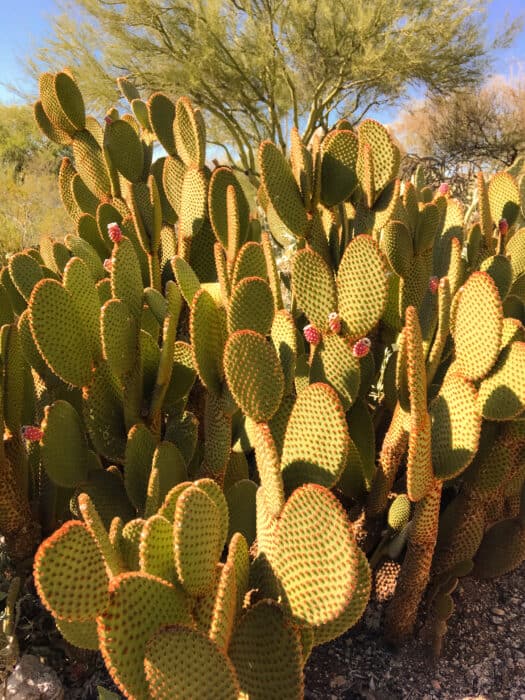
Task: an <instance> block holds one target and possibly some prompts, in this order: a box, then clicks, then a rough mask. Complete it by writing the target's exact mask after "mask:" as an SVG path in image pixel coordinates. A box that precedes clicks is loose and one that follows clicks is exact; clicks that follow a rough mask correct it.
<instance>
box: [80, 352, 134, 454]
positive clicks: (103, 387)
mask: <svg viewBox="0 0 525 700" xmlns="http://www.w3.org/2000/svg"><path fill="white" fill-rule="evenodd" d="M82 398H83V414H84V422H85V424H86V428H87V429H88V432H89V436H90V438H91V441H92V442H93V445H94V447H95V449H96V450H97V452H99V453H100V454H101V455H103V456H104V457H106V458H107V459H109V460H111V461H116V462H119V463H120V462H122V460H123V457H124V450H125V447H126V425H125V420H124V407H123V404H122V391H121V389H120V387H119V386H118V384H117V381H116V379H115V375H114V374H113V373H112V372H111V370H110V368H109V366H108V364H107V363H105V362H104V363H101V364H100V365H99V366H98V367H97V368H96V370H95V372H94V373H93V377H92V381H91V384H90V385H89V387H86V388H84V391H83V397H82Z"/></svg>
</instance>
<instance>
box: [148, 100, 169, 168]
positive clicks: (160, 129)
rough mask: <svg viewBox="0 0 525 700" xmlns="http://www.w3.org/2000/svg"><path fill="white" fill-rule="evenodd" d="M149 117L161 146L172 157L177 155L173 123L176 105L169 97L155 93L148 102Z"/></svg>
mask: <svg viewBox="0 0 525 700" xmlns="http://www.w3.org/2000/svg"><path fill="white" fill-rule="evenodd" d="M147 108H148V116H149V121H150V124H151V126H152V127H153V131H154V132H155V136H156V137H157V139H158V140H159V142H160V144H161V146H162V147H163V148H164V150H165V151H166V153H168V154H169V155H170V156H172V155H174V153H175V150H176V149H175V134H174V133H173V122H174V120H175V105H174V104H173V102H172V101H171V100H170V98H169V97H167V96H166V95H164V94H163V93H162V92H154V93H153V95H150V98H149V100H148V102H147Z"/></svg>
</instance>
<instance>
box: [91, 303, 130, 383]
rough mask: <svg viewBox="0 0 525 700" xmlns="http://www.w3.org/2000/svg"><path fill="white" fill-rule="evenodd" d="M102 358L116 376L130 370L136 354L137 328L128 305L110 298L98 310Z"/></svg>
mask: <svg viewBox="0 0 525 700" xmlns="http://www.w3.org/2000/svg"><path fill="white" fill-rule="evenodd" d="M100 325H101V330H102V347H103V354H104V359H105V360H106V361H107V362H108V364H109V366H110V367H111V369H112V371H113V372H114V373H115V374H116V375H117V377H124V376H125V375H126V374H128V373H129V372H131V370H132V369H133V366H134V365H135V362H136V361H137V354H138V328H137V322H136V320H135V318H134V317H133V316H132V314H131V312H130V310H129V306H128V305H127V304H126V302H125V301H122V300H121V299H110V300H109V301H107V302H106V303H105V304H104V306H103V307H102V309H101V312H100Z"/></svg>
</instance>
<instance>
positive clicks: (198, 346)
mask: <svg viewBox="0 0 525 700" xmlns="http://www.w3.org/2000/svg"><path fill="white" fill-rule="evenodd" d="M190 334H191V346H192V350H193V360H194V366H195V369H196V370H197V372H198V374H199V377H200V379H201V381H202V383H203V384H204V386H205V387H206V388H207V389H208V391H211V392H213V393H215V394H220V393H221V382H222V378H223V369H222V351H223V336H222V324H221V319H220V315H219V309H218V308H217V304H216V303H215V301H214V300H213V297H212V296H211V295H210V294H209V293H208V292H207V291H206V290H205V289H201V290H200V291H199V292H197V294H196V295H195V296H194V298H193V302H192V305H191V316H190Z"/></svg>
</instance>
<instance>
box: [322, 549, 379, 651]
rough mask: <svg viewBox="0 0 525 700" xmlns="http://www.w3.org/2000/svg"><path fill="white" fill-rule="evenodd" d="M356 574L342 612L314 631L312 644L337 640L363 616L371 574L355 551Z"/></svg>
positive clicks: (368, 594)
mask: <svg viewBox="0 0 525 700" xmlns="http://www.w3.org/2000/svg"><path fill="white" fill-rule="evenodd" d="M357 556H358V572H357V576H358V578H357V585H356V589H355V591H354V592H353V594H352V597H351V598H350V601H349V603H348V605H347V606H346V608H345V609H344V611H343V612H342V613H341V615H339V617H337V618H336V619H335V620H333V621H331V622H327V623H325V624H324V625H320V626H319V627H316V628H315V630H314V644H315V645H316V646H317V645H318V644H325V643H326V642H331V641H332V640H333V639H337V637H340V636H341V635H342V634H344V633H345V632H346V631H347V630H349V629H350V628H351V627H353V626H354V625H355V624H357V623H358V622H359V620H360V618H361V617H362V616H363V614H364V612H365V610H366V606H367V605H368V601H369V599H370V592H371V589H372V572H371V570H370V565H369V564H368V559H367V558H366V555H365V553H364V552H363V551H361V550H360V549H358V550H357Z"/></svg>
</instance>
